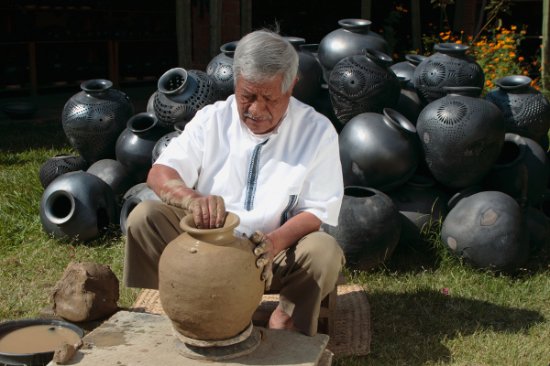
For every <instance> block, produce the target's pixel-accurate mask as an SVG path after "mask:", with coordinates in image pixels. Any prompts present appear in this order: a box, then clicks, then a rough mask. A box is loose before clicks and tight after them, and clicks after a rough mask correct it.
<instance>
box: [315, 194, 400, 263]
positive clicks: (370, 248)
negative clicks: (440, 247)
mask: <svg viewBox="0 0 550 366" xmlns="http://www.w3.org/2000/svg"><path fill="white" fill-rule="evenodd" d="M323 230H325V231H326V232H328V233H329V234H330V235H332V236H333V237H334V238H335V239H336V241H337V242H338V244H340V246H341V247H342V249H343V251H344V254H345V256H346V261H347V264H348V265H350V266H351V267H353V268H358V269H362V270H368V269H371V268H374V267H376V266H378V265H380V264H382V263H384V262H385V261H386V260H387V259H388V258H390V256H391V255H392V253H393V251H394V249H395V247H396V245H397V243H398V242H399V235H400V231H401V219H400V217H399V211H397V208H396V207H395V205H394V204H393V202H392V200H391V199H390V198H389V197H388V196H387V195H386V194H385V193H383V192H381V191H379V190H376V189H373V188H367V187H356V186H348V187H346V188H345V189H344V198H343V201H342V208H341V210H340V215H339V217H338V226H336V227H334V226H330V225H326V224H323Z"/></svg>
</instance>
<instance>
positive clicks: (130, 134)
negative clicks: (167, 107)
mask: <svg viewBox="0 0 550 366" xmlns="http://www.w3.org/2000/svg"><path fill="white" fill-rule="evenodd" d="M167 131H168V130H167V129H166V128H163V127H162V126H160V125H159V124H158V119H157V118H156V117H155V115H154V114H152V113H148V112H142V113H138V114H136V115H135V116H133V117H132V118H130V119H129V120H128V123H127V127H126V129H125V130H124V131H122V133H121V134H120V136H119V137H118V139H117V142H116V159H117V160H118V161H120V162H121V163H122V164H123V165H124V166H125V167H126V169H127V170H128V172H129V173H130V175H132V176H133V177H134V179H135V181H136V182H145V180H146V179H147V174H148V173H149V169H151V165H152V156H153V148H154V147H155V144H156V143H157V141H158V140H159V139H160V138H161V137H162V136H163V135H165V134H166V133H167Z"/></svg>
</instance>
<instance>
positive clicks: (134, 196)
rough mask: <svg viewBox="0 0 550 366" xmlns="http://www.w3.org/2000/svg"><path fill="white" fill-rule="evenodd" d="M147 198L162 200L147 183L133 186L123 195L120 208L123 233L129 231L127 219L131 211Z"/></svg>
mask: <svg viewBox="0 0 550 366" xmlns="http://www.w3.org/2000/svg"><path fill="white" fill-rule="evenodd" d="M145 200H156V201H160V198H159V196H157V195H156V193H155V192H153V190H152V189H151V188H149V187H148V186H147V183H138V184H136V185H134V186H133V187H131V188H130V189H129V190H128V191H126V193H125V194H124V196H123V197H122V208H121V209H120V231H121V232H122V234H124V235H126V233H127V230H126V228H127V225H126V223H127V221H128V215H130V212H132V210H133V209H134V208H135V207H136V206H137V205H138V204H139V203H140V202H141V201H145Z"/></svg>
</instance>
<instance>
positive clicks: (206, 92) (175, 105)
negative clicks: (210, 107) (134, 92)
mask: <svg viewBox="0 0 550 366" xmlns="http://www.w3.org/2000/svg"><path fill="white" fill-rule="evenodd" d="M153 94H154V97H153V109H154V111H155V115H156V117H157V118H158V120H159V124H160V125H161V126H163V127H168V128H173V125H174V124H175V123H177V122H181V121H190V120H191V118H193V116H194V115H195V113H197V111H198V110H199V109H201V108H202V107H204V106H205V105H207V104H210V103H213V102H215V101H216V99H217V94H216V89H215V87H214V83H213V82H212V79H211V78H210V76H208V75H207V74H206V73H205V72H204V71H201V70H189V71H187V70H185V69H183V68H181V67H175V68H172V69H170V70H168V71H166V72H165V73H164V74H162V76H161V77H160V78H159V80H158V83H157V91H156V92H155V93H153Z"/></svg>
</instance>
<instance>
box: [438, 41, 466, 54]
mask: <svg viewBox="0 0 550 366" xmlns="http://www.w3.org/2000/svg"><path fill="white" fill-rule="evenodd" d="M468 49H470V47H469V46H467V45H465V44H462V43H454V42H443V43H438V44H436V45H435V46H434V51H436V52H441V53H446V54H464V53H466V51H468Z"/></svg>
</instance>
